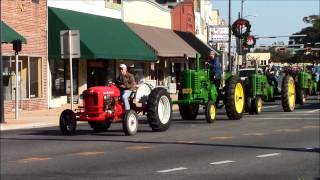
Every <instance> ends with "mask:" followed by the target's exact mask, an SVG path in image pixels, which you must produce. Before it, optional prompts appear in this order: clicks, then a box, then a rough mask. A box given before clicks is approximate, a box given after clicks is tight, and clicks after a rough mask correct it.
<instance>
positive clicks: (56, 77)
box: [50, 60, 66, 97]
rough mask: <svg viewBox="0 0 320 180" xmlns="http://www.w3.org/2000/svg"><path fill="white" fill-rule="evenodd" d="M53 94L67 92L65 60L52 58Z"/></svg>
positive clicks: (57, 94) (60, 94) (58, 94)
mask: <svg viewBox="0 0 320 180" xmlns="http://www.w3.org/2000/svg"><path fill="white" fill-rule="evenodd" d="M50 70H51V82H52V96H53V97H57V96H63V95H65V94H66V86H65V62H64V60H50Z"/></svg>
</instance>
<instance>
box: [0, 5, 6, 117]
mask: <svg viewBox="0 0 320 180" xmlns="http://www.w3.org/2000/svg"><path fill="white" fill-rule="evenodd" d="M0 9H1V2H0ZM0 14H1V13H0ZM0 19H1V15H0ZM1 26H2V23H1V21H0V43H1V44H0V123H4V122H5V120H4V87H3V62H2V27H1Z"/></svg>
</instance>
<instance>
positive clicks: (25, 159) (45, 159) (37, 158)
mask: <svg viewBox="0 0 320 180" xmlns="http://www.w3.org/2000/svg"><path fill="white" fill-rule="evenodd" d="M50 159H52V158H49V157H28V158H24V159H20V160H18V161H16V162H18V163H30V162H35V161H47V160H50Z"/></svg>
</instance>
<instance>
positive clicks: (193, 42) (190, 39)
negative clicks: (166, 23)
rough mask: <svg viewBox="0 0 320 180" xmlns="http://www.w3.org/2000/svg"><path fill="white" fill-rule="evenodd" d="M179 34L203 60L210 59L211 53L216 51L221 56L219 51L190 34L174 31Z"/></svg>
mask: <svg viewBox="0 0 320 180" xmlns="http://www.w3.org/2000/svg"><path fill="white" fill-rule="evenodd" d="M174 32H175V33H177V34H178V35H179V36H180V37H181V38H182V39H183V40H184V41H185V42H187V43H188V44H189V45H190V46H191V47H193V48H194V49H195V50H196V51H198V52H199V53H200V54H201V58H203V59H208V58H209V54H210V52H211V51H214V52H215V53H217V54H220V53H219V52H218V51H217V50H215V49H213V48H212V47H210V46H208V45H207V44H205V43H204V42H202V41H201V40H200V39H198V38H197V37H196V36H195V35H193V34H192V33H190V32H182V31H174Z"/></svg>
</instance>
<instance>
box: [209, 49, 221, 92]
mask: <svg viewBox="0 0 320 180" xmlns="http://www.w3.org/2000/svg"><path fill="white" fill-rule="evenodd" d="M207 64H208V65H209V68H210V72H211V73H210V76H211V77H210V78H211V79H212V80H213V83H214V84H215V85H216V87H217V88H219V87H220V83H221V78H222V77H221V76H222V69H221V64H220V61H219V59H218V57H216V53H215V52H214V51H211V52H210V54H209V61H208V62H207Z"/></svg>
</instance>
